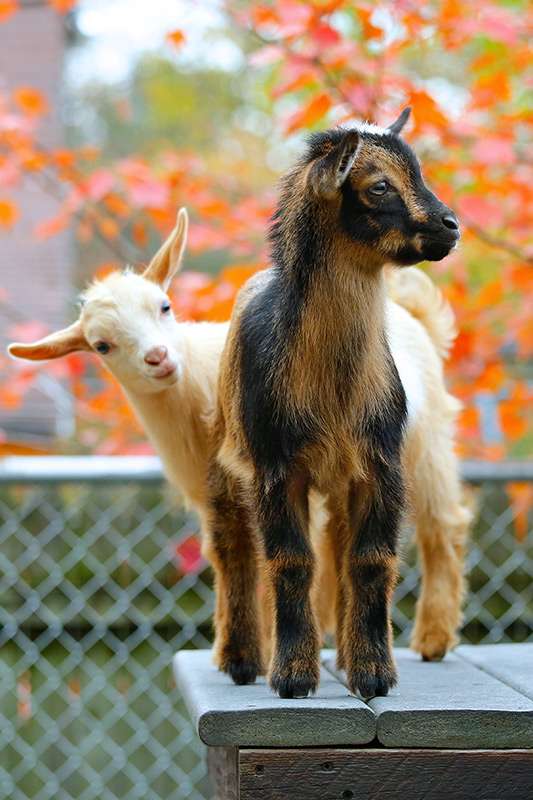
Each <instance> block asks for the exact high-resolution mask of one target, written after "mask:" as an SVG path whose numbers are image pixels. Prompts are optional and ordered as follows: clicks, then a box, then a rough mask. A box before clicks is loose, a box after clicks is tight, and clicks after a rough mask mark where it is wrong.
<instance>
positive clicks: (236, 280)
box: [220, 264, 261, 289]
mask: <svg viewBox="0 0 533 800" xmlns="http://www.w3.org/2000/svg"><path fill="white" fill-rule="evenodd" d="M260 267H261V265H260V264H236V265H235V266H230V267H226V268H225V269H224V270H223V271H222V274H221V276H220V278H221V280H223V281H226V282H227V283H231V284H232V286H234V287H235V289H240V288H241V286H242V285H243V283H245V282H246V281H247V280H248V278H250V277H251V276H252V275H253V274H254V272H257V270H258V269H260Z"/></svg>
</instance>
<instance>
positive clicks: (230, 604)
mask: <svg viewBox="0 0 533 800" xmlns="http://www.w3.org/2000/svg"><path fill="white" fill-rule="evenodd" d="M209 495H210V504H209V505H210V514H209V521H208V525H207V531H206V532H207V535H208V537H209V546H208V553H209V557H210V559H211V563H212V566H213V569H214V571H215V591H216V613H215V644H214V648H213V650H214V658H215V663H216V664H217V666H218V667H219V669H221V670H222V671H223V672H227V673H228V674H229V675H230V677H231V678H232V680H233V681H234V682H235V683H237V684H245V683H253V682H254V681H255V679H256V677H257V675H258V674H260V673H261V672H262V671H263V665H262V659H261V641H260V625H259V619H258V609H257V572H258V554H257V542H256V539H255V535H254V531H253V529H252V528H251V526H250V522H249V519H248V513H247V510H246V507H245V505H244V504H243V503H242V501H241V498H240V496H239V492H238V490H237V488H236V487H235V485H234V484H233V481H232V480H231V478H230V477H229V476H228V475H227V474H226V473H225V472H224V470H223V469H222V468H221V467H220V466H219V465H218V464H216V463H215V464H213V465H212V466H211V469H210V474H209Z"/></svg>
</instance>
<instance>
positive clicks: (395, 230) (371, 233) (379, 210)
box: [307, 125, 459, 265]
mask: <svg viewBox="0 0 533 800" xmlns="http://www.w3.org/2000/svg"><path fill="white" fill-rule="evenodd" d="M324 154H325V155H324ZM317 156H318V158H317ZM307 161H308V163H309V162H311V169H310V173H309V174H310V177H311V180H312V183H313V186H314V189H315V192H316V193H317V194H319V195H322V196H323V198H324V199H326V200H328V201H329V200H332V199H333V197H334V195H333V192H332V191H331V186H332V185H331V183H328V182H327V180H326V176H327V174H328V170H329V171H330V172H331V170H333V171H334V173H335V175H336V190H337V193H336V196H337V198H339V193H340V211H339V214H340V219H339V223H340V226H341V228H342V230H343V231H344V232H345V233H346V234H348V236H349V237H350V239H351V240H352V241H354V242H357V243H361V244H364V245H368V246H370V247H372V249H373V250H374V252H377V253H379V255H380V256H381V258H382V259H383V262H391V263H394V264H398V265H408V264H416V263H418V262H420V261H423V260H426V259H428V260H430V261H439V260H440V259H442V258H444V257H445V256H447V255H448V253H449V252H450V250H451V249H452V248H453V247H454V246H455V244H456V242H457V240H458V239H459V224H458V222H457V218H456V216H455V214H454V213H453V211H451V209H450V208H448V207H447V206H446V205H444V203H442V202H441V201H440V200H439V199H438V198H437V197H436V196H435V195H434V194H433V193H432V192H431V191H430V190H429V189H428V187H427V186H426V185H425V183H424V180H423V178H422V174H421V172H420V166H419V164H418V160H417V158H416V156H415V154H414V153H413V151H412V150H411V148H410V147H409V146H408V145H407V144H406V143H405V142H404V141H403V140H402V139H401V138H400V137H399V136H398V134H397V133H396V132H395V131H394V126H393V128H392V129H387V130H383V129H379V128H375V127H374V126H370V125H368V126H366V125H361V126H360V127H359V128H356V129H354V130H342V129H337V130H332V131H327V132H326V133H323V134H317V135H315V136H314V137H312V139H311V142H310V150H309V153H308V159H307Z"/></svg>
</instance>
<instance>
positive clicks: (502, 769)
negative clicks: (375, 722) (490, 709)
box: [239, 748, 533, 800]
mask: <svg viewBox="0 0 533 800" xmlns="http://www.w3.org/2000/svg"><path fill="white" fill-rule="evenodd" d="M239 772H240V800H287V798H290V800H352V798H353V800H378V798H379V800H398V798H406V799H407V800H473V798H475V800H531V798H532V797H533V753H531V752H527V751H516V750H507V751H500V752H498V751H476V750H470V751H454V750H444V751H443V750H396V749H395V750H386V749H385V750H384V749H379V748H373V749H366V748H365V749H359V750H354V749H350V750H348V749H341V748H336V749H333V750H331V749H327V750H326V749H322V748H317V749H313V750H306V749H301V750H292V749H290V750H246V749H245V750H240V751H239Z"/></svg>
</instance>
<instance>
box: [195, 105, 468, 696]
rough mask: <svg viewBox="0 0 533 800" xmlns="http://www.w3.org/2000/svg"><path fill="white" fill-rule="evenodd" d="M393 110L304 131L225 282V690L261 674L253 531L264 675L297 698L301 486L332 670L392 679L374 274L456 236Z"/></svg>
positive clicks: (303, 625) (315, 657)
mask: <svg viewBox="0 0 533 800" xmlns="http://www.w3.org/2000/svg"><path fill="white" fill-rule="evenodd" d="M407 116H408V111H407V110H406V111H404V112H403V113H402V115H401V116H400V118H399V119H398V120H397V121H396V122H395V123H394V124H393V125H392V126H391V127H390V128H388V129H382V128H378V127H377V126H373V125H366V124H362V125H360V126H356V127H354V128H350V129H342V128H338V129H334V130H329V131H326V132H325V133H318V134H314V135H312V136H311V137H310V139H309V143H308V147H307V150H306V152H305V154H304V156H303V157H302V158H301V160H300V161H299V162H298V163H297V164H296V166H295V167H294V168H293V169H292V170H291V171H290V172H289V173H288V174H287V175H286V176H285V177H284V179H283V180H282V184H281V191H280V196H279V202H278V206H277V210H276V212H275V215H274V219H273V224H272V228H271V233H270V236H271V242H272V262H273V264H272V268H271V269H270V270H267V271H265V272H263V273H259V274H258V275H256V276H254V278H252V279H251V280H250V282H249V283H248V284H247V285H246V286H245V287H244V289H243V290H242V292H241V294H240V297H239V299H238V301H237V304H236V307H235V310H234V314H233V318H232V322H231V327H230V332H229V337H228V340H227V344H226V347H225V350H224V354H223V357H222V364H221V373H220V383H219V398H218V412H217V419H216V424H215V457H214V458H213V463H212V467H211V478H210V492H211V509H212V515H211V537H212V545H213V549H214V551H215V552H216V554H217V561H218V563H217V564H216V567H217V570H218V571H219V573H220V574H221V575H222V580H223V581H224V583H225V584H226V586H227V587H228V588H229V587H231V588H229V590H228V592H227V595H226V599H225V600H224V608H223V609H222V608H221V609H219V612H218V613H219V614H220V615H222V617H223V620H222V622H223V625H222V632H221V634H220V637H219V638H218V641H217V645H216V647H217V649H218V653H217V659H218V662H219V665H220V666H221V668H222V669H225V670H226V671H228V672H229V673H230V675H231V676H232V677H233V679H234V680H236V681H237V682H247V681H249V680H253V679H254V678H255V675H256V674H257V672H259V671H260V668H261V664H260V647H259V641H258V633H257V624H256V613H255V603H256V599H255V574H256V565H255V556H254V537H253V535H252V531H253V529H254V528H255V524H256V523H257V526H258V530H259V533H260V537H259V539H260V543H259V547H260V548H261V550H262V552H263V554H264V556H265V559H266V573H267V576H268V583H269V588H270V602H272V604H273V607H274V610H275V613H274V619H275V632H274V642H273V654H272V661H271V665H270V671H269V679H270V684H271V686H272V688H273V690H274V691H276V692H277V693H279V695H280V696H281V697H297V696H306V695H307V694H308V693H309V692H313V691H314V690H315V689H316V688H317V684H318V679H319V634H318V631H317V624H316V620H315V612H314V609H313V607H312V602H311V600H310V588H311V584H312V579H313V570H314V563H313V562H314V557H313V551H312V545H311V542H310V537H309V493H310V491H314V492H315V493H319V495H321V496H323V497H325V498H326V499H327V505H328V510H329V513H330V524H329V526H328V527H329V529H330V531H332V532H333V534H332V535H333V542H332V549H333V552H334V558H335V563H336V570H337V576H338V577H337V584H338V590H337V591H338V596H337V649H338V663H339V665H340V666H341V667H343V668H344V669H345V670H346V673H347V677H348V684H349V687H350V689H351V690H352V691H353V692H356V691H359V692H360V693H361V695H363V696H364V697H369V696H373V695H385V694H387V692H388V691H389V689H390V688H391V687H392V686H394V684H395V681H396V671H395V665H394V661H393V656H392V651H391V645H392V641H391V640H392V636H391V624H390V615H389V605H390V601H391V597H392V593H393V590H394V586H395V583H396V576H397V559H398V556H397V551H398V534H399V527H400V523H401V519H402V514H403V511H404V507H405V492H406V478H408V476H406V475H405V474H404V472H405V471H406V470H405V469H404V465H403V461H402V453H403V441H404V435H405V431H406V428H407V426H408V415H409V404H410V399H409V397H406V391H405V389H404V385H403V384H402V381H401V380H400V377H399V371H398V370H399V367H398V365H397V364H396V363H395V361H394V359H393V357H392V355H391V350H390V347H389V343H388V340H387V335H386V330H385V276H384V269H383V267H384V266H385V265H386V264H395V265H399V266H403V265H409V264H415V263H417V262H420V261H422V260H425V259H429V260H432V261H438V260H440V259H442V258H444V257H445V256H446V255H447V254H448V253H449V252H450V250H451V249H452V248H453V247H454V245H455V243H456V242H457V240H458V238H459V230H458V223H457V220H456V217H455V215H454V214H453V212H452V211H451V210H450V209H449V208H448V207H447V206H445V205H444V204H443V203H442V202H440V200H438V198H437V197H435V195H434V194H432V192H431V191H430V190H429V189H428V188H427V186H426V185H425V183H424V181H423V178H422V175H421V172H420V167H419V164H418V161H417V159H416V157H415V155H414V153H413V152H412V150H411V148H410V147H409V146H408V145H407V144H406V143H405V142H404V141H403V140H402V139H401V138H400V136H399V133H400V131H401V128H402V127H403V125H404V123H405V121H406V119H407ZM249 521H250V522H251V525H249V524H248V523H249ZM219 621H220V620H219Z"/></svg>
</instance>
